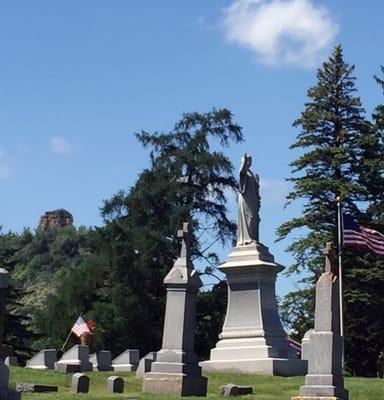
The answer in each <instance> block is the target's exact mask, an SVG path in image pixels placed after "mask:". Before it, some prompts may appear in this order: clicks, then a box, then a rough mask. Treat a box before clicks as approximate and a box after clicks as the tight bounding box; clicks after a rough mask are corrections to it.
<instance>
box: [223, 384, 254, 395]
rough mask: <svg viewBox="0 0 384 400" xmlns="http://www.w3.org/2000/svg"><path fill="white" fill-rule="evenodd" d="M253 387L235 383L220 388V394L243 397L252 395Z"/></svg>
mask: <svg viewBox="0 0 384 400" xmlns="http://www.w3.org/2000/svg"><path fill="white" fill-rule="evenodd" d="M252 393H253V388H252V386H239V385H234V384H233V383H228V384H227V385H222V386H220V394H221V395H222V396H225V397H228V396H243V395H246V394H252Z"/></svg>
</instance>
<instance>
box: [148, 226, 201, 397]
mask: <svg viewBox="0 0 384 400" xmlns="http://www.w3.org/2000/svg"><path fill="white" fill-rule="evenodd" d="M178 236H179V237H181V238H182V248H181V254H180V257H179V258H178V259H177V260H176V262H175V264H174V266H173V268H172V269H171V270H170V272H169V273H168V275H167V276H166V277H165V279H164V283H165V285H166V288H167V300H166V308H165V318H164V330H163V344H162V349H161V350H160V351H158V352H157V360H156V361H155V362H153V363H152V368H151V372H149V373H146V374H145V375H144V382H143V391H144V392H150V393H164V394H166V393H172V394H177V395H179V396H206V394H207V378H205V377H203V376H201V368H200V367H199V365H198V363H197V356H196V355H195V353H194V341H195V324H196V297H197V292H198V290H199V288H200V287H201V280H200V278H199V275H198V273H197V271H196V270H195V269H194V268H193V264H192V262H191V260H190V256H189V242H190V239H191V238H190V232H189V228H188V224H187V223H184V224H183V229H182V230H180V231H179V232H178Z"/></svg>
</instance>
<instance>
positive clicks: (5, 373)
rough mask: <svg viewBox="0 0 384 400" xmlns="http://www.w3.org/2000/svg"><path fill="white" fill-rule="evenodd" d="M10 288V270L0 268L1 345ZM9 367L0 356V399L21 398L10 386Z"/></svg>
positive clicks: (12, 399)
mask: <svg viewBox="0 0 384 400" xmlns="http://www.w3.org/2000/svg"><path fill="white" fill-rule="evenodd" d="M7 289H8V272H7V271H6V270H5V269H3V268H0V345H2V343H3V338H4V317H5V302H6V297H7ZM8 383H9V369H8V367H7V366H6V365H5V364H4V360H3V359H2V358H0V399H4V400H19V399H21V394H20V393H19V392H16V390H12V389H10V388H9V386H8Z"/></svg>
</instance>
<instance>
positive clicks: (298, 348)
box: [287, 336, 301, 355]
mask: <svg viewBox="0 0 384 400" xmlns="http://www.w3.org/2000/svg"><path fill="white" fill-rule="evenodd" d="M287 341H288V343H289V345H290V346H291V347H292V348H293V349H295V350H296V352H297V353H298V355H299V354H301V344H300V343H299V342H296V340H293V339H292V338H290V337H289V336H287Z"/></svg>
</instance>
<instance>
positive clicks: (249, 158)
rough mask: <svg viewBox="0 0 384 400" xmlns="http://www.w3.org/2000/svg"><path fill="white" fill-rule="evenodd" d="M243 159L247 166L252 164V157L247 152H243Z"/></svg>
mask: <svg viewBox="0 0 384 400" xmlns="http://www.w3.org/2000/svg"><path fill="white" fill-rule="evenodd" d="M244 161H245V163H246V165H247V167H248V168H249V167H250V166H251V165H252V157H251V156H250V155H249V154H248V153H245V154H244Z"/></svg>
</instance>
